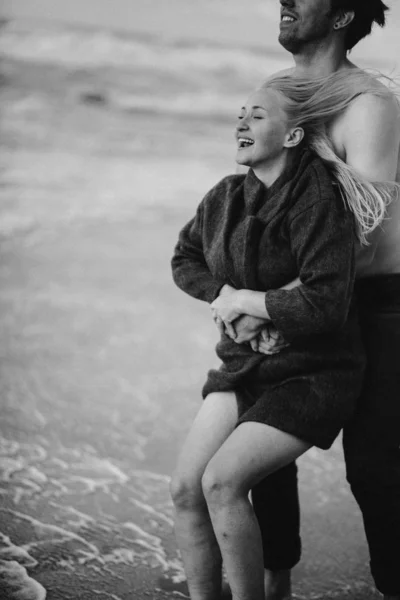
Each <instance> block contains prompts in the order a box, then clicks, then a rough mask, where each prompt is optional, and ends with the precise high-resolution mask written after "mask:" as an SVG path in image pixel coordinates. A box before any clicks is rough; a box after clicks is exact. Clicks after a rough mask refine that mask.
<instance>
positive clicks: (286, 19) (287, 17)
mask: <svg viewBox="0 0 400 600" xmlns="http://www.w3.org/2000/svg"><path fill="white" fill-rule="evenodd" d="M295 21H296V17H294V16H293V15H290V14H288V13H287V12H284V13H282V15H281V23H294V22H295Z"/></svg>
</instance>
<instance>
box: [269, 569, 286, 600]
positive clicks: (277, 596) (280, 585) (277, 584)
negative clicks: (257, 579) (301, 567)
mask: <svg viewBox="0 0 400 600" xmlns="http://www.w3.org/2000/svg"><path fill="white" fill-rule="evenodd" d="M290 575H291V573H290V569H283V570H282V571H268V570H267V569H265V570H264V586H265V600H291V598H292V582H291V576H290Z"/></svg>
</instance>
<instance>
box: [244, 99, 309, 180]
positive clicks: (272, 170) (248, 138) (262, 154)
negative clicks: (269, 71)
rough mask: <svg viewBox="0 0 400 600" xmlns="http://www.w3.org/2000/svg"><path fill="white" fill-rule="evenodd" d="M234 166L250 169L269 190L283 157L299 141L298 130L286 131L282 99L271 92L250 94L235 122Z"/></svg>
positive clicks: (283, 163) (277, 173)
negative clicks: (236, 148)
mask: <svg viewBox="0 0 400 600" xmlns="http://www.w3.org/2000/svg"><path fill="white" fill-rule="evenodd" d="M238 121H239V122H238V126H237V138H238V151H237V154H236V162H237V163H238V164H239V165H245V166H247V167H251V168H252V169H253V170H254V172H255V174H256V175H257V177H258V178H259V179H260V180H261V181H262V182H263V183H264V184H265V185H266V186H270V185H271V184H272V183H273V182H274V181H275V179H277V177H278V176H279V175H280V173H281V172H282V169H283V167H284V165H285V164H286V162H287V153H288V151H289V150H290V149H291V148H294V147H295V146H297V145H298V144H299V143H300V142H301V140H302V139H303V135H304V132H303V130H302V129H301V128H299V127H289V125H288V120H287V116H286V114H285V111H284V110H283V108H282V97H281V96H280V94H279V93H277V92H276V91H274V90H273V89H262V90H257V91H256V92H254V93H253V94H252V95H251V96H250V98H249V100H248V101H247V103H246V105H245V106H244V107H243V108H242V111H241V114H240V116H239V119H238Z"/></svg>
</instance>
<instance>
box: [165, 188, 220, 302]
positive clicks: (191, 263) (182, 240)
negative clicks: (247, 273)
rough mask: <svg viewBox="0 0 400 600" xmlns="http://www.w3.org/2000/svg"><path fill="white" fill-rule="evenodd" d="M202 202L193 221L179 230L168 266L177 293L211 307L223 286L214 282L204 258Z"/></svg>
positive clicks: (218, 282) (218, 281)
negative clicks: (177, 290) (207, 303)
mask: <svg viewBox="0 0 400 600" xmlns="http://www.w3.org/2000/svg"><path fill="white" fill-rule="evenodd" d="M206 198H207V196H206ZM206 198H205V199H204V200H203V202H202V203H201V204H200V205H199V207H198V209H197V212H196V215H195V216H194V217H193V219H191V220H190V221H189V223H187V224H186V225H185V227H184V228H183V229H182V230H181V232H180V234H179V239H178V243H177V244H176V246H175V251H174V255H173V257H172V261H171V266H172V276H173V279H174V281H175V283H176V285H177V286H178V287H179V288H180V289H181V290H183V291H184V292H186V293H187V294H189V295H190V296H193V297H194V298H197V299H198V300H204V301H205V302H209V303H211V302H213V301H214V300H215V298H216V297H217V296H218V294H219V292H220V290H221V288H222V287H223V286H224V285H225V283H226V282H225V281H222V280H218V279H214V277H213V275H212V273H211V271H210V269H209V268H208V266H207V262H206V259H205V257H204V252H203V236H202V233H203V211H204V202H205V200H206Z"/></svg>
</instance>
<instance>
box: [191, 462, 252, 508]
mask: <svg viewBox="0 0 400 600" xmlns="http://www.w3.org/2000/svg"><path fill="white" fill-rule="evenodd" d="M201 486H202V490H203V494H204V498H205V499H206V502H207V505H208V507H209V509H210V510H212V509H217V508H220V507H224V506H227V505H229V504H230V503H231V502H233V501H234V500H235V499H236V498H238V497H240V496H241V495H246V492H245V491H244V490H241V488H240V486H239V485H238V482H237V481H236V480H235V478H234V477H233V476H232V477H230V475H229V470H225V469H224V468H223V465H220V464H219V463H218V462H217V461H213V460H211V461H210V462H209V464H208V466H207V468H206V470H205V471H204V475H203V477H202V480H201Z"/></svg>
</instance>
